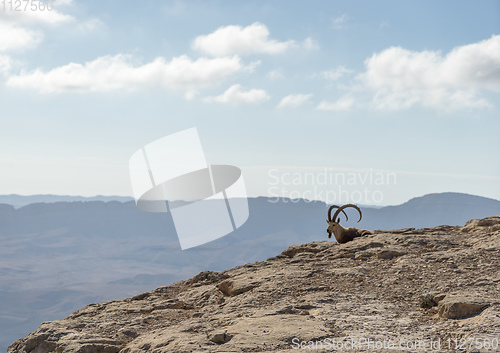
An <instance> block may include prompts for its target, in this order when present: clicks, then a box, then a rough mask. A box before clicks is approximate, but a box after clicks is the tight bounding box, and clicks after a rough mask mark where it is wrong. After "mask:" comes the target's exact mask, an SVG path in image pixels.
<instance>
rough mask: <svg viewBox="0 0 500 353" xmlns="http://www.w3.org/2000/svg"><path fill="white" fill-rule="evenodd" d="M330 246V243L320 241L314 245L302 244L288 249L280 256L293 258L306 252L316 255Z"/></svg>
mask: <svg viewBox="0 0 500 353" xmlns="http://www.w3.org/2000/svg"><path fill="white" fill-rule="evenodd" d="M331 246H332V243H331V242H328V241H322V242H316V243H309V244H302V245H292V246H290V247H288V248H287V249H286V250H285V251H283V252H282V253H281V255H285V256H288V257H294V256H295V255H297V254H300V253H304V252H308V253H318V252H320V251H323V250H325V249H327V248H329V247H331Z"/></svg>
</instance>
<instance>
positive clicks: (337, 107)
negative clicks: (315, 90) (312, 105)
mask: <svg viewBox="0 0 500 353" xmlns="http://www.w3.org/2000/svg"><path fill="white" fill-rule="evenodd" d="M354 103H355V100H354V98H353V97H352V96H349V95H346V96H342V97H340V98H339V99H338V100H337V101H336V102H333V103H331V102H327V101H322V102H321V103H320V104H319V105H318V106H317V107H316V109H317V110H324V111H348V110H351V108H352V107H353V106H354Z"/></svg>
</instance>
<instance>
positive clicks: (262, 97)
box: [204, 84, 271, 105]
mask: <svg viewBox="0 0 500 353" xmlns="http://www.w3.org/2000/svg"><path fill="white" fill-rule="evenodd" d="M270 98H271V97H270V96H269V95H268V94H267V92H266V91H265V90H263V89H251V90H248V91H244V90H243V89H242V87H241V85H239V84H235V85H232V86H231V87H229V88H228V89H227V91H226V92H224V93H223V94H221V95H220V96H216V97H206V98H205V99H204V101H205V102H218V103H230V104H235V105H237V104H257V103H262V102H265V101H267V100H269V99H270Z"/></svg>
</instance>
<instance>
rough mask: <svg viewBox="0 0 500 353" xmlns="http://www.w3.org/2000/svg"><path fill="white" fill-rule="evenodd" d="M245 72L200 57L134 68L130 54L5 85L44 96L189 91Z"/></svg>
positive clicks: (233, 62) (235, 64)
mask: <svg viewBox="0 0 500 353" xmlns="http://www.w3.org/2000/svg"><path fill="white" fill-rule="evenodd" d="M242 70H245V67H244V66H243V65H242V63H241V60H240V58H239V57H237V56H234V57H224V58H213V59H207V58H200V59H198V60H196V61H193V60H191V59H190V58H189V57H187V56H185V55H183V56H179V57H175V58H173V59H171V60H170V61H166V60H165V59H164V58H162V57H159V58H156V59H155V60H153V61H152V62H150V63H147V64H144V65H136V64H135V60H134V58H133V57H132V56H130V55H122V54H120V55H116V56H103V57H99V58H97V59H95V60H93V61H89V62H86V63H84V64H79V63H70V64H67V65H64V66H61V67H57V68H55V69H52V70H50V71H48V72H43V71H42V70H40V69H36V70H35V71H33V72H24V71H23V72H21V74H19V75H17V76H11V77H10V78H9V79H8V80H7V85H8V86H11V87H21V88H32V89H36V90H38V91H39V92H43V93H52V92H88V91H100V92H105V91H112V90H118V89H136V88H140V87H144V86H163V87H169V88H181V89H186V90H192V89H196V88H199V87H204V86H209V85H213V84H217V83H219V82H220V81H221V80H223V79H225V78H227V77H228V76H230V75H232V74H234V73H236V72H238V71H242Z"/></svg>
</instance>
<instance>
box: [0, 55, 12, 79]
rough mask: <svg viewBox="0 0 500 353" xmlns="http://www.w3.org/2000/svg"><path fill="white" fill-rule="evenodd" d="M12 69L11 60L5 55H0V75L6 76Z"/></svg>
mask: <svg viewBox="0 0 500 353" xmlns="http://www.w3.org/2000/svg"><path fill="white" fill-rule="evenodd" d="M11 68H12V59H11V58H9V57H8V56H7V55H0V75H7V74H8V73H9V71H10V69H11Z"/></svg>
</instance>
